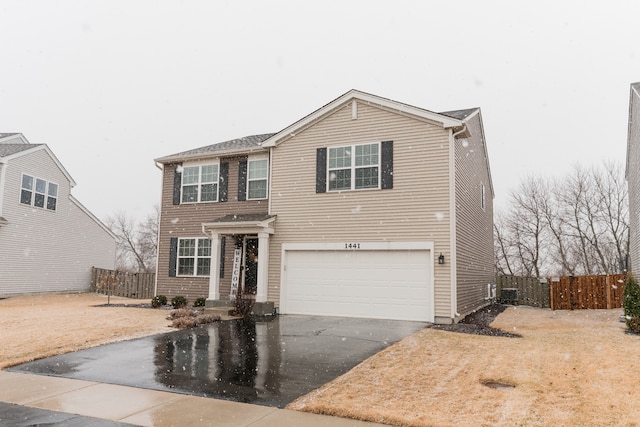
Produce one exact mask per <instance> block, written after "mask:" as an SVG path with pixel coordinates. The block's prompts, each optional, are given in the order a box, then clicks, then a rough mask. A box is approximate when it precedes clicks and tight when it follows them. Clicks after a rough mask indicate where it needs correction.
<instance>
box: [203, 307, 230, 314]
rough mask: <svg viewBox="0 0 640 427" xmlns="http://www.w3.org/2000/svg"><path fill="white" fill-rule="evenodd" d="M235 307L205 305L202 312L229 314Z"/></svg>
mask: <svg viewBox="0 0 640 427" xmlns="http://www.w3.org/2000/svg"><path fill="white" fill-rule="evenodd" d="M234 310H235V309H234V308H233V307H229V306H220V307H205V309H204V314H217V315H218V316H231V315H232V314H233V311H234Z"/></svg>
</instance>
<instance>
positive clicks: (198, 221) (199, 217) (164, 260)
mask: <svg viewBox="0 0 640 427" xmlns="http://www.w3.org/2000/svg"><path fill="white" fill-rule="evenodd" d="M213 160H216V159H213ZM240 160H246V157H234V158H223V159H221V162H228V163H229V176H228V188H227V194H228V201H226V202H206V203H191V204H182V205H173V176H174V173H175V169H176V166H177V165H175V164H167V165H164V169H163V179H162V196H161V197H162V207H161V208H162V210H161V211H162V216H161V218H160V236H159V241H158V274H157V276H156V294H157V295H166V296H167V297H173V296H176V295H183V296H185V297H187V299H188V300H189V301H190V302H193V300H194V299H195V298H198V297H205V298H206V297H208V296H209V280H210V278H209V276H207V277H197V276H193V277H169V250H170V244H171V238H172V237H177V238H193V237H206V236H205V235H204V234H203V233H202V223H203V222H211V221H213V220H215V219H217V218H220V217H223V216H225V215H230V214H252V213H264V214H266V213H267V211H268V206H269V201H268V200H247V201H238V162H239V161H240ZM234 243H235V242H234V239H233V238H232V237H230V236H227V238H226V248H225V249H226V251H225V276H224V278H222V279H221V281H220V297H221V298H222V299H226V298H228V295H229V291H230V288H231V267H232V260H233V247H234Z"/></svg>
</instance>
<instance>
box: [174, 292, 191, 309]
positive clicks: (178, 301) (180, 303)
mask: <svg viewBox="0 0 640 427" xmlns="http://www.w3.org/2000/svg"><path fill="white" fill-rule="evenodd" d="M171 305H172V306H173V308H184V307H186V306H187V299H186V298H185V297H183V296H182V295H177V296H175V297H173V298H171Z"/></svg>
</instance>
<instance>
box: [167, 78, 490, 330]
mask: <svg viewBox="0 0 640 427" xmlns="http://www.w3.org/2000/svg"><path fill="white" fill-rule="evenodd" d="M156 162H157V163H159V164H161V165H162V169H163V189H162V204H161V220H160V236H159V248H158V274H157V288H156V292H157V293H158V294H164V295H167V296H174V295H185V296H187V297H188V298H189V299H190V300H193V299H194V298H196V297H201V296H205V297H207V298H208V301H215V302H217V301H228V300H229V299H230V298H233V295H234V294H235V293H236V292H237V291H236V288H237V289H239V291H238V292H243V293H244V294H245V295H246V294H249V295H251V297H252V298H255V300H256V307H259V309H258V310H259V311H262V310H264V307H266V308H267V309H270V307H271V306H275V307H277V309H278V311H279V312H280V313H281V314H315V315H333V316H350V317H375V318H387V319H406V320H420V321H428V322H438V323H451V322H455V321H457V320H459V319H460V318H461V317H463V316H464V315H466V314H468V313H470V312H472V311H474V310H476V309H478V308H480V307H482V306H484V305H486V304H487V297H488V285H489V284H490V283H491V282H493V280H494V262H493V187H492V183H491V174H490V170H489V161H488V157H487V149H486V145H485V140H484V132H483V127H482V119H481V116H480V109H478V108H474V109H469V110H461V111H451V112H446V113H434V112H431V111H428V110H424V109H421V108H417V107H412V106H409V105H405V104H401V103H398V102H395V101H392V100H389V99H385V98H381V97H378V96H374V95H370V94H367V93H363V92H359V91H356V90H352V91H349V92H347V93H345V94H344V95H342V96H340V97H339V98H337V99H335V100H333V101H332V102H330V103H329V104H327V105H325V106H324V107H322V108H320V109H318V110H316V111H314V112H313V113H311V114H309V115H308V116H306V117H304V118H303V119H301V120H299V121H298V122H296V123H294V124H292V125H291V126H289V127H287V128H285V129H284V130H282V131H280V132H278V133H275V134H265V135H256V136H251V137H246V138H241V139H237V140H232V141H227V142H223V143H219V144H214V145H210V146H206V147H202V148H198V149H194V150H190V151H186V152H182V153H178V154H175V155H171V156H166V157H162V158H159V159H156ZM211 304H214V303H213V302H211Z"/></svg>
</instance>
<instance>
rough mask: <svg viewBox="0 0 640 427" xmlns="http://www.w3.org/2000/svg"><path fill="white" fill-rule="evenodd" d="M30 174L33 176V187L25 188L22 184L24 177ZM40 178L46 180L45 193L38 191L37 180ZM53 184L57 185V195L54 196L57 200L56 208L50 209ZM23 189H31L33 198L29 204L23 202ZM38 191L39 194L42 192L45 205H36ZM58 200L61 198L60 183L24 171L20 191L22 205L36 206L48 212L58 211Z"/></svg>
mask: <svg viewBox="0 0 640 427" xmlns="http://www.w3.org/2000/svg"><path fill="white" fill-rule="evenodd" d="M25 176H28V177H31V179H32V180H33V188H32V189H31V190H28V189H27V188H24V187H23V186H22V183H23V181H24V177H25ZM38 180H40V181H44V182H45V186H44V193H43V192H40V191H36V182H37V181H38ZM50 184H53V185H55V186H56V187H57V190H56V196H55V197H52V198H53V199H55V200H56V208H55V209H49V208H47V206H48V204H49V185H50ZM23 190H28V191H31V200H30V203H29V204H26V203H23V202H22V191H23ZM36 193H37V194H42V196H43V197H44V205H43V206H36V205H35V202H36ZM58 200H60V185H59V184H58V183H57V182H53V181H49V180H47V179H44V178H40V177H38V176H36V175H31V174H28V173H22V174H21V175H20V192H19V193H18V203H19V204H20V205H22V206H31V207H32V208H36V209H42V210H45V211H48V212H56V211H57V210H58Z"/></svg>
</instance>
